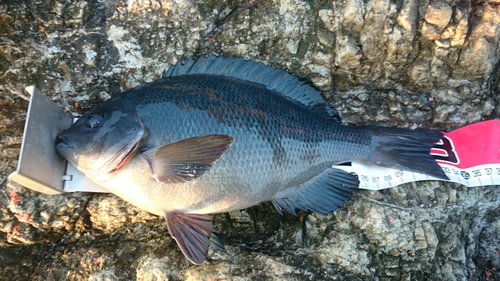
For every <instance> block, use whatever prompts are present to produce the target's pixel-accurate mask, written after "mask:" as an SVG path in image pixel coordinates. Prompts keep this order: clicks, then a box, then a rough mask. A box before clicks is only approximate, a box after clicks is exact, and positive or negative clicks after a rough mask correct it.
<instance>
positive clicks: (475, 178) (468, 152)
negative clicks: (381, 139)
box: [335, 120, 500, 190]
mask: <svg viewBox="0 0 500 281" xmlns="http://www.w3.org/2000/svg"><path fill="white" fill-rule="evenodd" d="M443 135H444V137H443V139H441V140H440V141H439V142H438V143H436V145H435V146H434V147H433V148H432V149H431V151H430V154H431V155H432V156H433V157H434V159H436V162H437V163H438V164H439V165H440V166H441V168H442V169H443V171H444V172H445V173H446V175H447V176H448V177H449V178H450V180H449V181H452V182H457V183H460V184H463V185H466V186H470V187H472V186H482V185H497V184H500V120H490V121H485V122H480V123H476V124H472V125H469V126H465V127H463V128H460V129H458V130H455V131H453V132H450V133H443ZM335 168H338V169H342V170H345V171H347V172H354V173H356V174H357V175H358V176H359V181H360V186H359V188H360V189H371V190H380V189H384V188H389V187H393V186H396V185H400V184H403V183H407V182H413V181H421V180H441V179H437V178H434V177H430V176H427V175H424V174H419V173H414V172H408V171H403V170H397V169H391V168H384V167H379V166H372V165H365V164H361V163H354V162H353V163H351V165H350V166H344V165H339V166H335Z"/></svg>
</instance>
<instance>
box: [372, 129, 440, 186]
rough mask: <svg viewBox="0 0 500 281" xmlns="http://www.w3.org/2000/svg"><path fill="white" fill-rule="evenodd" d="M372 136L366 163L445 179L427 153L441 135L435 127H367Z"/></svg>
mask: <svg viewBox="0 0 500 281" xmlns="http://www.w3.org/2000/svg"><path fill="white" fill-rule="evenodd" d="M368 129H369V130H370V133H371V135H372V141H371V150H372V154H371V155H370V156H369V157H368V159H366V161H367V162H369V164H375V165H379V166H385V167H390V168H397V169H402V170H407V171H411V172H417V173H422V174H426V175H428V176H432V177H436V178H439V179H444V180H448V179H449V178H448V176H446V174H445V173H444V171H443V170H442V169H441V166H439V165H438V164H437V163H436V160H435V159H434V158H433V157H432V155H431V154H430V150H431V148H432V147H433V146H434V145H435V144H436V142H438V141H439V140H440V139H441V138H443V134H442V133H441V132H439V131H435V130H426V129H417V130H410V129H403V128H384V127H368Z"/></svg>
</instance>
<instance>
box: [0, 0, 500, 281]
mask: <svg viewBox="0 0 500 281" xmlns="http://www.w3.org/2000/svg"><path fill="white" fill-rule="evenodd" d="M498 4H499V3H498V1H470V0H465V1H454V0H433V1H428V0H425V1H416V0H404V1H400V2H394V1H387V0H370V1H368V0H367V1H362V0H342V1H301V0H264V1H254V2H251V1H250V2H247V1H236V0H227V1H197V0H191V1H188V0H90V1H78V0H48V1H14V0H3V1H2V2H0V93H1V95H0V126H1V127H0V131H1V133H2V134H1V135H0V155H1V157H0V193H1V194H2V196H0V279H4V280H216V279H227V280H255V279H259V280H275V279H276V280H487V279H488V278H489V280H499V279H500V273H498V270H495V269H498V268H500V257H499V253H500V248H499V245H500V235H499V233H500V219H499V217H500V188H499V187H498V186H483V187H474V188H467V187H464V186H461V185H458V184H453V183H443V182H436V181H434V182H418V183H410V184H405V185H402V186H398V187H395V188H391V189H387V190H381V191H359V192H357V194H355V195H354V196H353V198H352V199H351V200H349V201H348V202H347V203H346V204H345V206H344V207H342V208H341V209H340V210H338V211H336V212H335V213H333V214H330V215H327V216H317V215H314V214H305V213H301V214H300V215H299V216H298V217H293V216H290V215H284V216H280V215H279V214H278V213H277V212H276V211H275V210H273V207H272V206H271V205H270V204H267V203H265V204H261V205H259V206H256V207H253V208H250V209H248V210H242V211H240V212H233V213H231V214H220V215H217V216H215V221H214V222H215V226H216V229H217V231H218V232H219V236H220V237H221V238H222V240H223V241H224V242H225V244H226V245H227V253H221V252H216V251H212V250H211V251H210V257H211V259H210V260H208V261H206V262H205V263H203V264H202V265H200V266H193V265H191V264H190V263H189V262H188V261H187V260H186V259H185V258H184V257H183V255H182V253H181V252H180V251H179V249H178V248H177V246H176V244H175V241H173V240H172V239H171V238H170V237H169V236H168V235H167V229H166V226H165V224H164V221H163V219H162V218H156V217H155V216H152V215H150V214H148V213H146V212H143V211H141V210H138V209H137V208H135V207H133V206H131V205H129V204H127V203H125V202H123V201H122V200H120V199H118V198H116V197H115V196H113V195H109V194H80V193H74V194H64V195H57V196H48V195H43V194H39V193H36V192H33V191H31V190H28V189H24V188H22V187H19V186H16V185H15V184H13V183H9V184H8V181H7V176H8V174H10V173H11V172H13V171H14V169H15V167H16V165H17V157H18V155H19V150H20V143H21V139H22V132H23V124H24V119H25V112H26V109H27V105H28V102H27V100H28V99H29V97H28V96H27V94H25V92H24V91H23V89H24V87H26V86H28V85H32V84H34V85H36V86H37V88H38V89H40V90H41V91H42V92H43V93H45V94H46V95H48V96H49V97H50V98H51V99H52V100H53V101H54V102H56V103H57V104H59V105H60V106H61V107H63V108H65V109H67V111H68V112H69V113H70V114H73V115H74V116H78V115H80V114H82V113H83V112H85V111H87V110H88V109H90V108H92V107H93V106H95V105H96V104H99V103H101V102H102V101H104V100H106V99H108V98H109V97H111V96H113V95H116V94H117V93H119V92H121V91H123V90H125V89H128V88H130V87H133V86H136V85H139V84H141V83H145V82H150V81H153V80H155V79H157V78H158V77H160V75H161V73H162V71H163V70H164V69H166V68H167V67H168V65H169V64H171V63H175V62H176V61H177V60H178V59H181V60H186V59H187V58H188V57H189V56H192V55H200V54H208V53H210V52H216V53H224V54H226V55H236V56H243V57H245V58H250V59H253V60H256V61H262V62H263V63H265V64H269V65H272V66H273V67H278V68H281V69H284V70H287V71H290V72H291V73H293V74H295V75H298V76H305V77H309V78H310V79H311V80H312V82H313V83H314V85H316V86H317V87H318V88H319V89H321V90H322V91H323V92H324V93H325V97H327V98H328V100H329V101H330V102H331V103H332V104H333V105H335V107H336V108H337V109H338V110H339V112H340V114H341V116H342V118H343V122H344V123H346V124H376V125H386V126H395V125H397V126H401V127H411V128H417V127H425V128H434V129H444V130H453V129H457V128H459V127H461V126H463V125H467V124H471V123H474V122H478V121H481V120H486V119H493V118H498V117H499V114H500V109H499V107H498V98H499V82H498V81H499V76H500V72H499V71H498V70H499V68H500V60H499V58H500V49H499V48H498V46H499V45H500V44H499V43H500V42H499V41H500V11H499V8H498V7H499V6H498ZM484 278H486V279H484ZM495 278H496V279H495Z"/></svg>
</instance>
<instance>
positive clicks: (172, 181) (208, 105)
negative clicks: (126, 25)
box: [57, 55, 447, 263]
mask: <svg viewBox="0 0 500 281" xmlns="http://www.w3.org/2000/svg"><path fill="white" fill-rule="evenodd" d="M59 137H60V139H61V140H62V142H61V143H59V144H58V145H57V149H58V152H59V153H60V154H61V155H62V156H63V157H65V158H66V159H68V161H70V162H71V163H72V164H73V165H74V166H75V167H77V168H78V169H79V170H81V171H82V172H84V173H85V174H86V175H87V176H88V177H89V178H90V179H91V180H93V181H95V182H96V183H98V184H99V185H101V186H102V187H104V188H106V189H108V190H109V191H111V192H112V193H114V194H116V195H118V196H120V197H121V198H123V199H124V200H126V201H128V202H130V203H132V204H134V205H136V206H138V207H140V208H142V209H144V210H146V211H149V212H151V213H154V214H157V215H164V216H165V218H166V222H167V226H168V229H169V232H170V233H171V235H172V237H174V239H175V240H176V242H177V244H178V245H179V247H180V248H181V250H182V252H183V253H184V254H185V255H186V257H187V258H188V259H189V260H191V261H192V262H193V263H201V262H203V260H204V259H205V258H206V255H207V251H208V245H209V244H210V239H211V240H212V241H214V239H216V238H214V236H213V235H212V233H211V231H212V230H211V229H212V222H211V218H210V216H208V214H214V213H220V212H227V211H234V210H239V209H243V208H247V207H250V206H253V205H256V204H258V203H260V202H265V201H271V202H272V203H273V204H274V206H275V207H276V208H277V210H278V211H280V212H281V211H282V210H286V211H288V212H290V213H292V214H295V210H296V209H300V210H304V211H312V212H316V213H318V214H327V213H329V212H332V211H334V210H336V209H337V208H338V207H340V206H341V205H342V204H343V203H344V202H345V201H346V200H347V199H348V198H349V197H350V195H351V194H352V193H353V192H354V191H355V190H356V189H357V188H358V186H359V180H358V177H357V176H356V175H355V174H352V173H348V172H345V171H343V170H340V169H336V168H332V166H333V165H335V164H339V163H343V162H347V161H356V162H360V163H369V164H375V165H379V166H384V167H391V168H399V169H403V170H408V171H416V172H423V173H426V174H428V175H432V176H435V177H438V178H447V177H446V175H444V173H443V171H442V170H441V169H440V167H439V166H438V165H437V164H436V162H435V161H434V159H433V158H432V157H431V156H430V154H429V151H430V149H431V147H432V146H433V145H434V143H435V142H437V141H438V140H439V139H440V138H441V137H442V134H441V133H440V132H437V131H432V130H415V131H413V130H407V129H397V128H382V127H355V126H343V125H341V124H340V123H339V116H338V113H337V112H336V110H335V109H333V108H332V107H330V106H329V105H327V104H326V102H325V101H324V99H323V98H322V97H321V94H320V93H319V92H318V91H317V90H315V89H314V88H312V87H311V86H310V84H309V83H307V82H306V81H305V80H301V79H297V78H296V77H294V76H292V75H290V74H288V73H286V72H284V71H281V70H277V69H273V68H270V67H268V66H264V65H262V64H259V63H255V62H252V61H247V60H243V59H240V58H223V57H219V58H217V57H215V56H213V55H211V56H209V57H207V58H204V57H201V58H199V59H198V60H193V59H189V60H188V61H187V62H186V63H185V64H184V65H182V64H180V63H179V64H178V65H176V66H175V67H171V68H170V69H169V70H168V71H167V72H166V73H165V74H164V76H163V77H162V78H161V79H159V80H157V81H155V82H153V83H151V84H147V85H142V86H139V87H136V88H134V89H131V90H128V91H125V92H123V93H121V94H120V95H118V96H115V97H113V98H111V99H110V100H108V101H106V102H105V103H103V104H101V105H99V106H97V107H95V108H94V109H92V110H91V111H89V112H88V113H86V114H85V115H83V116H82V117H81V118H80V119H79V120H78V121H77V122H75V124H74V125H73V126H72V127H71V128H69V129H67V130H66V131H64V132H62V133H61V134H60V136H59ZM214 245H221V243H220V241H217V242H215V243H214Z"/></svg>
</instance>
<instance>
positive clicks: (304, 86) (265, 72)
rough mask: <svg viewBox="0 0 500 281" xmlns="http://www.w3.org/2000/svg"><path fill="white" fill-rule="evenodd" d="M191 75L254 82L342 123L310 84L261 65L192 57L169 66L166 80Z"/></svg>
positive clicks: (247, 61) (286, 73)
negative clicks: (208, 75)
mask: <svg viewBox="0 0 500 281" xmlns="http://www.w3.org/2000/svg"><path fill="white" fill-rule="evenodd" d="M190 74H213V75H224V76H228V77H233V78H237V79H241V80H246V81H251V82H255V83H259V84H262V85H264V86H266V88H268V89H269V90H274V91H276V92H278V93H281V94H282V95H285V96H287V97H290V98H292V99H294V100H296V101H298V102H301V103H303V104H305V105H306V106H308V107H310V108H311V110H313V111H315V112H317V113H319V114H321V115H323V116H326V117H327V118H329V119H331V120H333V121H336V122H339V123H340V115H339V114H338V112H337V110H335V109H334V108H333V107H331V106H330V105H329V104H328V103H327V101H326V100H325V99H324V98H323V96H322V95H321V92H320V91H318V90H316V89H315V88H314V87H313V86H312V84H311V83H310V81H308V80H306V79H299V78H297V77H295V76H293V75H291V74H290V73H288V72H286V71H283V70H281V69H276V68H272V67H270V66H267V65H264V64H263V63H260V62H255V61H252V60H246V59H243V58H235V57H233V56H230V57H222V56H219V57H218V56H216V55H215V54H213V53H212V54H210V55H209V56H208V57H204V56H200V57H199V58H198V59H197V60H194V59H193V57H190V58H189V59H188V60H187V61H186V63H184V64H181V62H180V60H179V61H178V62H177V64H176V65H175V66H170V67H169V69H168V70H167V71H165V72H164V73H163V77H173V76H180V75H190Z"/></svg>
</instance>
